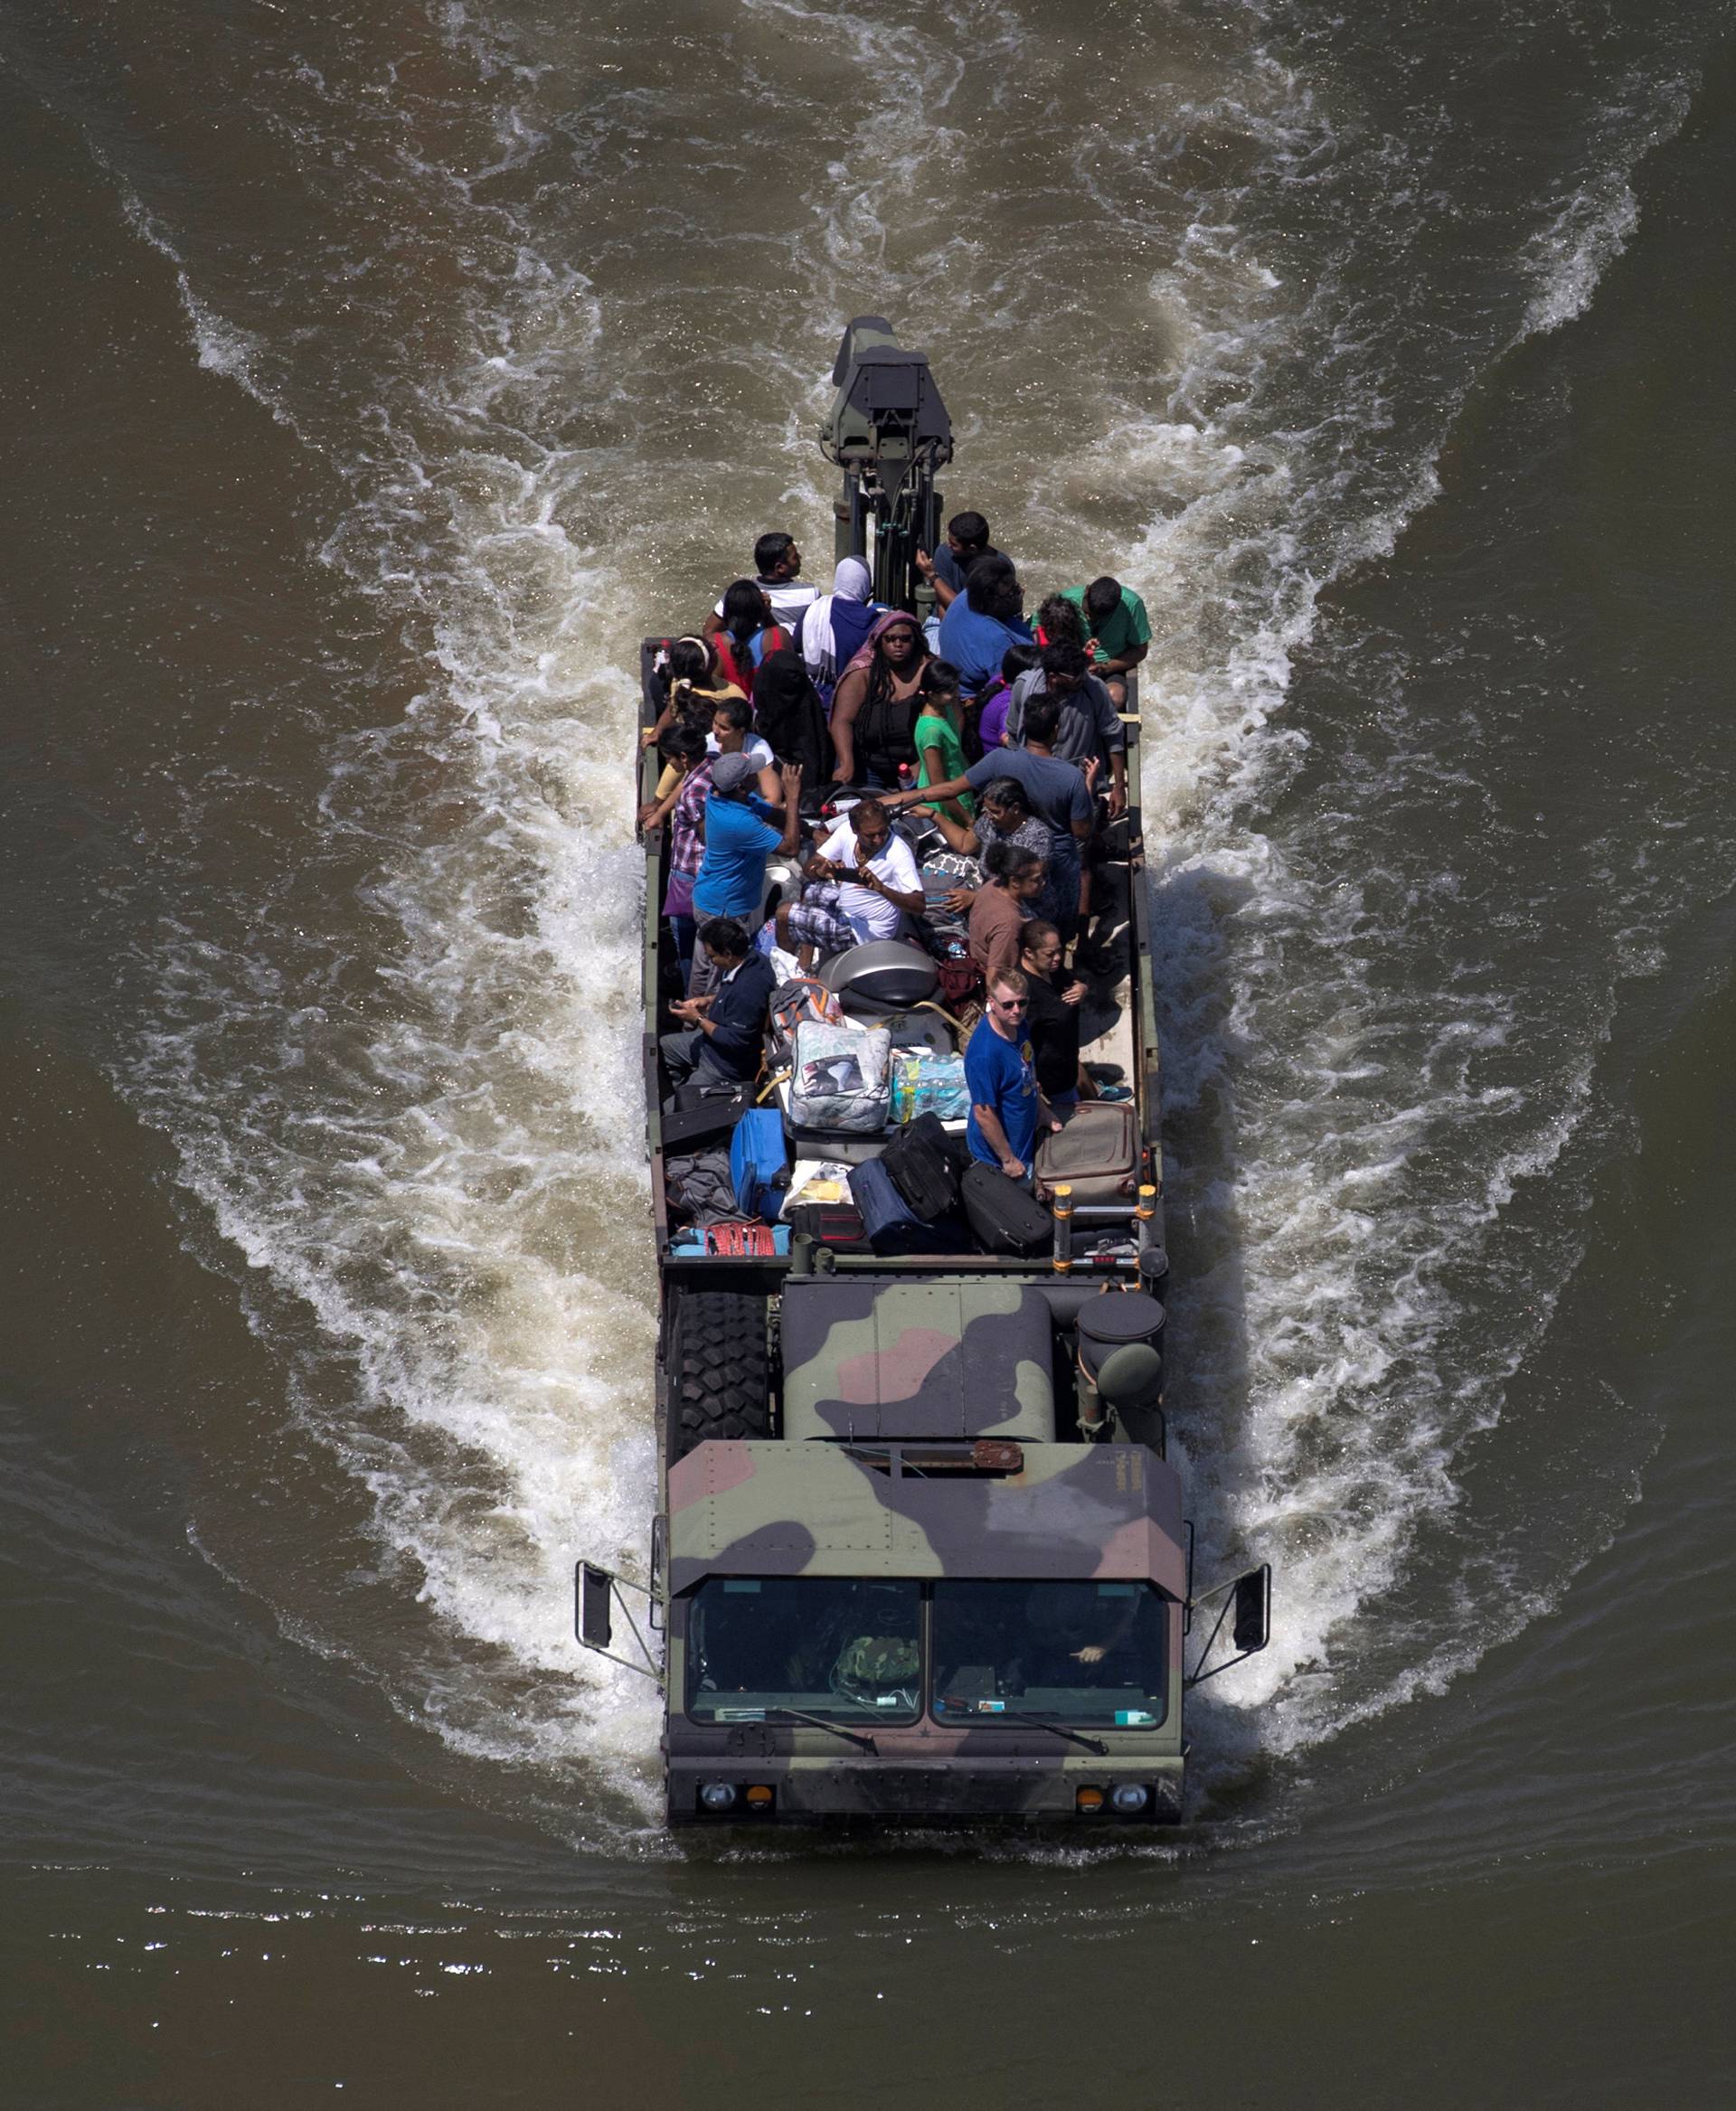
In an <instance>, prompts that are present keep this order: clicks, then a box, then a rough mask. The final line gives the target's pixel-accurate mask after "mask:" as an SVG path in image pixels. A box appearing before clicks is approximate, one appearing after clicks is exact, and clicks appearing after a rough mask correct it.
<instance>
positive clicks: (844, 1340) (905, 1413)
mask: <svg viewBox="0 0 1736 2111" xmlns="http://www.w3.org/2000/svg"><path fill="white" fill-rule="evenodd" d="M1052 1343H1053V1320H1052V1315H1051V1313H1050V1308H1049V1305H1048V1302H1047V1300H1046V1299H1045V1298H1044V1297H1043V1293H1042V1292H1041V1291H1040V1290H1035V1289H1033V1288H1032V1287H1031V1286H1029V1285H1028V1284H1024V1283H1018V1282H1009V1281H1006V1280H999V1281H997V1280H995V1279H993V1278H988V1279H972V1278H971V1277H939V1278H935V1279H930V1280H929V1281H927V1282H923V1281H911V1280H910V1279H908V1278H900V1277H873V1276H848V1277H816V1278H810V1279H807V1280H804V1279H802V1278H800V1277H792V1278H791V1279H790V1280H789V1282H788V1284H787V1285H786V1287H785V1292H784V1301H783V1363H784V1418H783V1432H784V1437H785V1438H786V1440H787V1441H789V1442H793V1443H797V1444H799V1443H802V1442H805V1441H806V1440H807V1439H809V1438H813V1437H935V1438H952V1439H959V1438H972V1437H990V1436H993V1437H1019V1438H1024V1439H1026V1440H1031V1441H1035V1442H1038V1443H1041V1442H1043V1441H1046V1440H1047V1439H1049V1438H1052V1437H1053V1436H1054V1434H1055V1399H1054V1379H1053V1366H1054V1358H1053V1348H1052Z"/></svg>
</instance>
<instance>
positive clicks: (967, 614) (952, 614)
mask: <svg viewBox="0 0 1736 2111" xmlns="http://www.w3.org/2000/svg"><path fill="white" fill-rule="evenodd" d="M939 637H940V644H939V654H940V657H941V658H942V659H943V660H950V661H951V662H952V664H953V665H954V666H955V667H957V668H958V672H959V674H960V675H961V676H962V677H963V686H964V692H965V694H966V695H967V696H975V695H976V694H977V691H978V690H979V689H986V688H987V687H988V685H989V683H991V682H992V681H994V679H995V676H996V675H997V674H999V673H1000V671H1001V662H1002V661H1003V660H1004V659H1005V657H1006V654H1007V648H1008V646H1015V645H1029V644H1030V643H1031V626H1030V625H1029V624H1028V623H1027V622H1026V621H1025V620H1024V588H1023V587H1022V586H1020V584H1019V575H1018V572H1017V570H1016V569H1015V568H1014V563H1013V561H1012V559H1011V558H1010V557H1003V556H1001V555H1000V553H999V552H998V551H996V552H995V554H994V555H992V556H983V557H979V558H978V559H977V561H976V563H975V564H973V565H972V566H971V568H970V572H969V575H968V577H967V579H966V580H965V590H964V592H963V593H962V594H960V595H959V596H958V598H957V600H955V601H954V602H953V603H952V605H951V607H950V608H948V610H947V612H946V614H945V615H944V616H943V617H941V618H940V632H939Z"/></svg>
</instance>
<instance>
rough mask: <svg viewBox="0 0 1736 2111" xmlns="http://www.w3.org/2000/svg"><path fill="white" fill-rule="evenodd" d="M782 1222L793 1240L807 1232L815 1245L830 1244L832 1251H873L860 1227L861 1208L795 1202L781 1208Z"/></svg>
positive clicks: (845, 1205) (861, 1226)
mask: <svg viewBox="0 0 1736 2111" xmlns="http://www.w3.org/2000/svg"><path fill="white" fill-rule="evenodd" d="M784 1221H785V1222H786V1223H787V1224H788V1226H789V1235H790V1237H791V1238H792V1239H794V1238H795V1237H796V1236H797V1234H798V1233H800V1232H804V1231H805V1232H806V1233H807V1236H808V1237H809V1238H810V1239H812V1240H813V1241H814V1243H815V1244H816V1246H829V1247H830V1248H831V1249H832V1250H833V1252H834V1253H873V1250H874V1249H873V1247H872V1246H870V1245H869V1243H868V1234H867V1232H866V1231H865V1230H863V1223H862V1211H860V1210H858V1209H854V1208H853V1207H852V1206H851V1204H850V1203H848V1202H797V1204H796V1205H795V1207H794V1208H793V1209H788V1210H786V1211H784Z"/></svg>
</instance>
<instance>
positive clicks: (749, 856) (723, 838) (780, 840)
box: [692, 755, 802, 996]
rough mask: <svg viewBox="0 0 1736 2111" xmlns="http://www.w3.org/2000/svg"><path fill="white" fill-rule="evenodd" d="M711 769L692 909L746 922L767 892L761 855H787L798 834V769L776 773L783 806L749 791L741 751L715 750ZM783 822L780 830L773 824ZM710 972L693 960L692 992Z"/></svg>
mask: <svg viewBox="0 0 1736 2111" xmlns="http://www.w3.org/2000/svg"><path fill="white" fill-rule="evenodd" d="M711 768H712V788H711V791H710V793H709V795H708V796H707V797H706V800H705V806H704V812H703V829H704V836H705V851H704V855H703V857H702V858H701V859H700V861H699V870H698V872H696V873H695V874H694V875H693V916H694V918H695V919H697V920H698V921H699V922H701V923H703V922H704V921H705V920H706V919H709V918H711V917H720V916H721V917H733V918H734V919H736V920H737V921H738V922H740V923H750V922H751V921H752V920H753V919H756V918H758V916H759V914H760V903H761V901H762V900H764V899H765V892H766V860H767V859H768V858H769V857H770V855H771V853H772V852H773V851H781V852H782V853H783V854H784V855H785V856H786V857H788V856H789V855H790V853H792V852H793V851H794V850H795V848H796V845H797V841H798V840H799V839H800V836H801V830H802V815H801V796H802V773H801V771H800V769H798V768H795V767H794V766H793V765H792V766H791V767H789V768H786V769H784V770H783V771H782V772H781V776H782V779H783V793H784V806H783V812H782V813H781V814H779V813H778V809H777V808H776V807H775V806H769V805H768V803H767V802H766V801H765V800H764V799H762V798H760V797H759V796H758V795H757V794H756V793H755V792H754V790H753V783H754V777H755V775H756V772H755V770H754V767H753V765H752V763H751V762H750V761H749V759H748V758H747V757H746V756H745V755H720V756H719V757H718V759H717V760H716V761H715V762H713V763H712V766H711ZM774 816H775V817H776V818H777V819H778V820H779V821H781V822H782V823H783V830H782V833H781V834H779V832H778V829H777V828H775V827H774V826H773V825H772V822H773V818H774ZM714 980H715V976H714V975H712V969H711V966H710V963H709V960H708V959H707V958H706V957H704V956H703V955H702V956H701V957H696V958H695V959H694V961H693V985H692V986H693V994H694V995H695V996H698V995H701V994H703V992H704V991H706V990H708V989H709V988H710V987H711V986H712V982H713V981H714Z"/></svg>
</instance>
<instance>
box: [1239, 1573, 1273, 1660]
mask: <svg viewBox="0 0 1736 2111" xmlns="http://www.w3.org/2000/svg"><path fill="white" fill-rule="evenodd" d="M1271 1632H1272V1565H1271V1563H1270V1562H1269V1561H1262V1562H1261V1563H1260V1567H1259V1568H1258V1569H1250V1570H1249V1571H1248V1573H1247V1575H1246V1576H1239V1577H1237V1579H1236V1609H1235V1617H1234V1626H1233V1627H1232V1628H1231V1639H1232V1641H1233V1642H1234V1644H1235V1647H1236V1654H1238V1655H1239V1656H1252V1655H1253V1654H1254V1653H1255V1651H1256V1650H1260V1649H1264V1648H1265V1646H1266V1645H1267V1643H1268V1642H1269V1640H1270V1638H1271Z"/></svg>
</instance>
